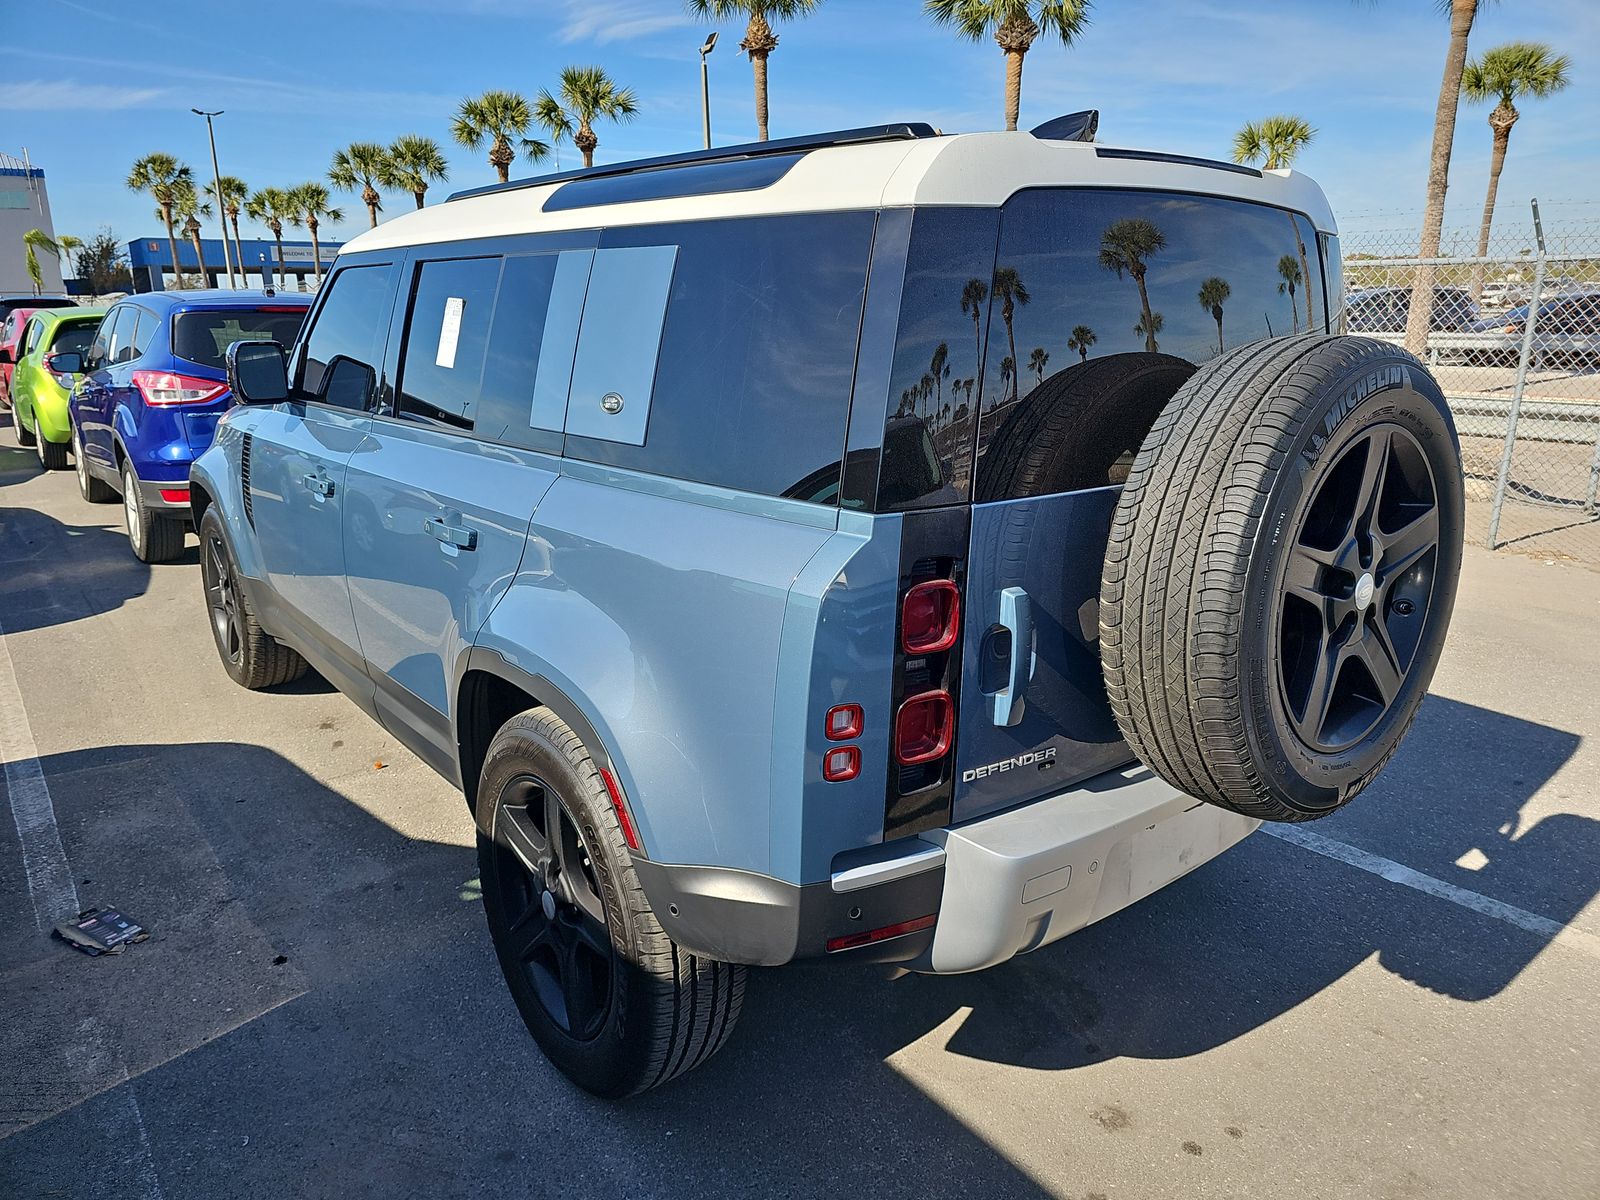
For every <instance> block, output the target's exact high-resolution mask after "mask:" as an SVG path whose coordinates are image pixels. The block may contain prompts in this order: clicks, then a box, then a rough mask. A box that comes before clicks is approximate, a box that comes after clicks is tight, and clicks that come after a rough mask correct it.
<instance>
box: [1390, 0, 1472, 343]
mask: <svg viewBox="0 0 1600 1200" xmlns="http://www.w3.org/2000/svg"><path fill="white" fill-rule="evenodd" d="M1491 3H1493V0H1439V7H1440V8H1442V9H1444V10H1445V11H1447V12H1448V13H1449V14H1450V41H1449V43H1448V45H1447V48H1446V50H1445V55H1444V75H1443V77H1442V78H1441V79H1440V80H1439V103H1438V105H1437V106H1436V107H1435V109H1434V113H1433V150H1432V153H1431V155H1430V158H1429V163H1428V199H1427V204H1426V206H1425V207H1424V208H1423V210H1422V241H1421V244H1420V245H1419V246H1418V247H1417V256H1418V257H1419V258H1421V259H1423V260H1424V262H1426V260H1428V259H1432V258H1438V257H1439V239H1440V236H1441V235H1442V234H1443V231H1444V199H1445V193H1446V192H1447V191H1448V190H1449V187H1450V147H1451V145H1452V144H1453V143H1454V142H1455V138H1456V108H1457V107H1458V105H1459V103H1460V100H1461V76H1462V74H1463V73H1464V72H1465V70H1466V65H1467V36H1468V35H1469V34H1470V33H1471V32H1472V25H1473V22H1474V21H1476V20H1477V19H1478V9H1479V8H1480V7H1487V6H1488V5H1489V4H1491ZM1436 274H1437V268H1435V267H1433V266H1429V265H1425V266H1420V267H1418V268H1417V272H1416V275H1415V276H1414V277H1413V280H1412V285H1411V307H1410V309H1408V310H1407V312H1406V349H1407V350H1409V351H1411V353H1413V354H1418V355H1420V354H1424V353H1426V351H1427V347H1428V326H1429V324H1430V323H1431V321H1432V317H1433V281H1434V278H1435V276H1436Z"/></svg>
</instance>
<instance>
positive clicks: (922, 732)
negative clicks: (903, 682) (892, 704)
mask: <svg viewBox="0 0 1600 1200" xmlns="http://www.w3.org/2000/svg"><path fill="white" fill-rule="evenodd" d="M955 715H956V706H955V702H954V701H952V700H951V699H950V693H949V692H947V691H945V690H943V689H942V688H941V689H939V690H938V691H933V692H923V693H921V694H920V695H917V696H912V697H911V698H910V699H909V700H907V701H906V702H905V703H904V704H902V705H901V706H900V711H899V712H898V713H897V714H896V715H895V718H894V756H895V758H896V759H897V760H898V761H899V762H900V765H901V766H905V767H911V766H915V765H916V764H917V763H925V762H932V761H933V760H934V759H936V758H943V757H944V756H945V755H946V754H947V753H948V752H949V750H950V738H951V736H952V735H953V733H954V731H955Z"/></svg>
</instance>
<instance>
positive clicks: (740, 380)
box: [566, 212, 875, 504]
mask: <svg viewBox="0 0 1600 1200" xmlns="http://www.w3.org/2000/svg"><path fill="white" fill-rule="evenodd" d="M874 219H875V218H874V214H872V213H869V212H848V213H825V214H806V215H799V216H776V217H756V218H748V219H740V220H727V221H698V222H685V223H682V224H676V225H668V226H659V225H658V226H637V227H631V228H621V229H612V230H608V231H606V233H605V234H604V235H603V237H602V239H601V246H600V251H599V252H598V253H597V254H596V258H595V266H596V270H598V269H599V266H600V262H601V255H602V254H604V253H605V252H606V251H607V250H611V249H625V248H640V249H643V248H648V249H649V250H651V251H652V253H651V254H650V255H647V256H634V257H632V258H630V259H628V260H627V261H626V262H623V261H622V260H621V259H619V260H618V261H619V262H621V263H622V265H623V266H626V267H627V268H628V269H629V270H630V271H632V270H636V269H637V272H638V276H637V277H638V278H641V279H643V280H644V281H645V283H646V284H647V285H648V286H649V287H650V288H656V287H661V288H662V289H664V291H665V295H666V308H665V314H664V318H663V320H662V324H661V327H660V337H659V341H657V339H656V338H655V337H653V336H651V334H653V332H654V331H653V330H648V329H647V330H640V329H638V328H630V329H628V330H627V331H625V336H619V338H618V340H617V342H616V344H617V345H618V346H625V347H627V348H628V349H627V353H628V354H629V355H630V356H633V361H634V362H635V363H637V362H639V361H642V358H643V356H644V355H645V354H646V353H647V351H653V352H654V353H655V355H656V361H655V369H654V372H653V386H652V387H651V388H650V391H649V394H648V395H644V396H626V395H625V396H623V397H622V400H623V406H622V407H621V409H620V410H619V412H618V413H617V414H615V416H616V424H617V426H618V427H619V428H624V429H626V431H627V438H628V440H617V441H613V440H607V439H604V438H600V437H586V436H578V435H575V434H574V432H573V430H574V423H573V409H575V408H577V407H579V406H583V405H589V404H591V402H592V403H593V404H600V403H601V402H602V401H603V400H604V396H603V395H602V396H599V397H591V396H588V395H586V394H580V379H579V377H578V373H577V372H575V374H574V379H573V385H572V398H571V402H570V404H571V407H569V411H568V418H567V429H568V436H567V439H566V452H567V454H568V455H569V456H570V457H574V458H581V459H587V460H590V461H593V462H601V463H606V464H610V465H613V466H618V467H625V468H630V469H634V470H640V471H648V472H651V473H654V474H660V475H667V476H671V477H673V478H677V479H690V480H695V481H697V482H701V483H709V484H715V485H718V486H722V487H728V488H735V489H739V490H741V491H746V492H754V493H758V494H762V495H768V496H787V497H790V498H793V499H801V500H807V501H811V502H814V503H818V504H836V503H837V502H838V496H839V476H840V471H841V466H842V459H843V455H844V443H845V433H846V423H847V420H848V415H849V408H850V392H851V385H852V381H853V379H854V373H855V359H856V345H857V341H858V338H859V335H860V328H861V306H862V298H863V294H864V292H865V287H866V276H867V263H868V259H869V257H870V254H871V249H872V235H873V223H874ZM605 319H606V314H605V313H603V312H598V311H596V310H595V305H594V301H593V294H592V292H591V296H590V300H589V303H588V304H587V305H586V307H585V309H584V318H583V325H584V328H583V332H582V334H581V337H580V343H581V345H582V347H583V351H582V354H583V358H584V361H585V362H588V361H603V359H604V355H605V352H606V344H607V343H606V339H605V338H604V337H603V336H591V331H590V322H591V321H597V322H602V323H603V322H604V321H605ZM600 333H601V334H602V335H603V333H604V329H603V326H602V328H601V329H600ZM585 378H587V376H585ZM596 380H597V381H598V376H596ZM641 402H643V403H644V404H645V405H646V406H647V408H648V419H647V420H646V421H645V423H644V426H643V433H642V444H633V439H634V437H635V436H636V431H635V429H634V427H633V425H632V423H631V418H632V414H633V413H634V411H635V409H634V408H633V407H632V406H635V405H637V404H639V403H641ZM607 419H608V418H603V417H596V418H594V423H593V424H590V425H587V426H585V428H590V429H592V428H595V427H596V426H598V427H599V428H602V429H603V428H605V427H606V420H607Z"/></svg>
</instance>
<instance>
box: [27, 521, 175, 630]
mask: <svg viewBox="0 0 1600 1200" xmlns="http://www.w3.org/2000/svg"><path fill="white" fill-rule="evenodd" d="M85 507H87V506H85ZM108 511H109V512H110V514H111V515H112V516H116V515H118V514H117V510H116V509H109V510H108ZM86 515H89V514H86ZM149 585H150V568H149V567H148V566H146V565H145V564H144V563H142V562H140V561H139V560H138V559H136V558H134V556H133V551H132V550H131V549H130V548H129V546H128V539H127V537H126V536H125V535H124V534H123V532H122V531H121V529H119V528H109V529H108V528H105V527H103V526H100V525H89V524H85V525H67V524H63V523H62V522H61V521H58V520H56V518H54V517H52V516H50V515H48V514H46V513H42V512H37V511H35V510H34V509H31V508H12V507H0V608H3V610H4V612H5V628H6V631H7V632H8V633H21V632H24V631H26V630H30V629H47V628H50V627H51V626H55V625H65V624H68V623H69V622H72V621H80V620H83V619H84V618H85V617H92V616H95V615H97V614H99V613H105V612H111V611H113V610H114V609H118V608H121V607H122V606H123V605H124V604H126V603H127V602H128V601H129V600H132V599H133V598H135V597H136V596H142V595H144V593H145V591H146V590H147V589H148V587H149ZM198 587H199V585H198V583H197V584H196V588H198Z"/></svg>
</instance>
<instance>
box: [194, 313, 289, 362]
mask: <svg viewBox="0 0 1600 1200" xmlns="http://www.w3.org/2000/svg"><path fill="white" fill-rule="evenodd" d="M305 315H306V314H305V309H303V308H296V309H293V310H291V311H288V312H284V311H265V310H251V309H231V310H228V311H223V312H186V313H179V314H178V316H177V317H175V318H174V319H173V322H172V352H173V353H174V354H176V355H177V356H178V357H179V358H186V359H188V360H189V361H190V362H196V363H201V364H203V365H205V366H208V367H216V368H217V369H218V370H222V369H223V368H224V367H225V366H226V365H227V357H226V356H227V353H228V347H229V346H231V345H233V343H234V342H277V343H278V344H279V345H282V346H292V345H294V339H295V336H296V335H297V334H298V333H299V332H300V323H301V321H303V320H304V319H305Z"/></svg>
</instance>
